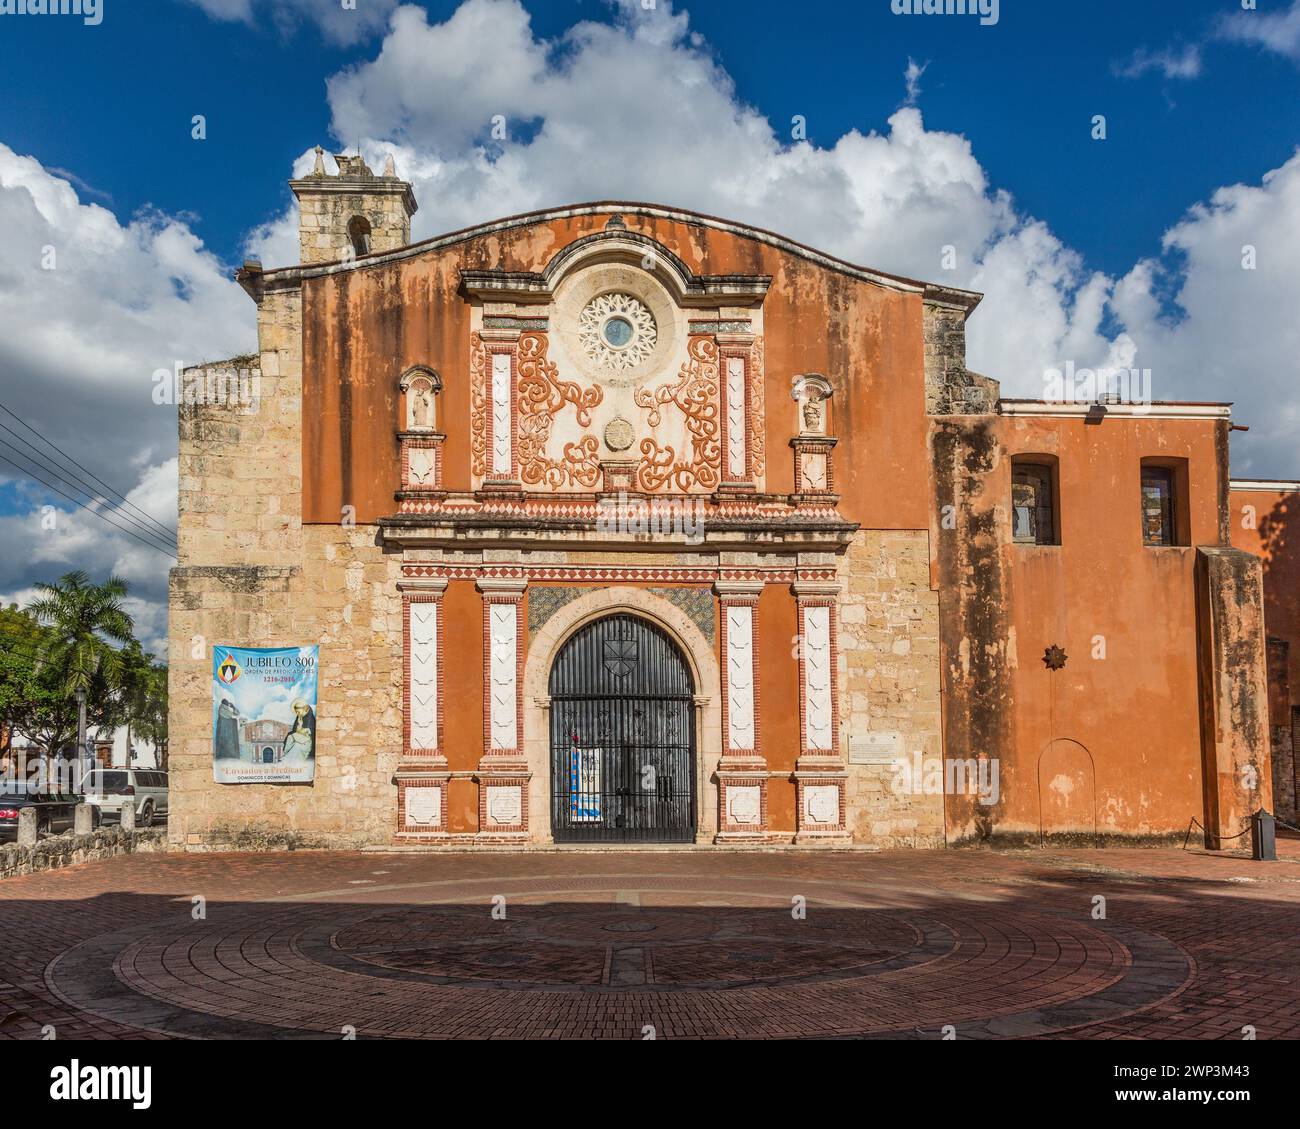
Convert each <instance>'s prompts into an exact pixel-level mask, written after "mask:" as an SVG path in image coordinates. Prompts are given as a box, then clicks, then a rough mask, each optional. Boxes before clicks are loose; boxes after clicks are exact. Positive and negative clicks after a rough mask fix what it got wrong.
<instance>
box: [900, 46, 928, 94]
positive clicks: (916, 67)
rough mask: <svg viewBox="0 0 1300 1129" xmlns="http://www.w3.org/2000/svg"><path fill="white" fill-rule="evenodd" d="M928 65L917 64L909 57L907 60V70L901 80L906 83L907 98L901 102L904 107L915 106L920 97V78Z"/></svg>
mask: <svg viewBox="0 0 1300 1129" xmlns="http://www.w3.org/2000/svg"><path fill="white" fill-rule="evenodd" d="M929 66H930V64H929V63H918V62H917V61H916V60H915V59H913V58H912V57H911V56H910V55H909V56H908V59H907V69H906V70H905V71H904V72H903V80H904V81H905V82H906V83H907V97H906V98H905V99H904V101H903V105H905V106H915V105H916V103H917V100H918V99H919V98H920V97H921V76H922V75H923V74H925V72H926V70H927V69H928V68H929Z"/></svg>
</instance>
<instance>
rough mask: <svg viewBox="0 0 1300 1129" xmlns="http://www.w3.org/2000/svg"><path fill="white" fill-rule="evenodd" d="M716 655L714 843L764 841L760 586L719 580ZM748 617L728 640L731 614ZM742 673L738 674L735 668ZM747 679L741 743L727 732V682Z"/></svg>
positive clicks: (729, 715)
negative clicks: (718, 705) (718, 750)
mask: <svg viewBox="0 0 1300 1129" xmlns="http://www.w3.org/2000/svg"><path fill="white" fill-rule="evenodd" d="M714 590H715V591H716V592H717V595H718V612H719V614H718V624H719V641H720V647H719V653H720V657H721V660H722V664H721V665H722V758H721V760H720V761H719V762H718V772H717V776H718V834H717V839H716V841H717V842H719V843H731V842H756V841H764V840H766V839H767V838H768V837H769V825H768V796H767V784H768V776H769V773H768V770H767V762H766V761H765V760H764V759H763V738H762V729H761V722H760V718H761V716H762V703H761V699H760V695H759V686H760V680H759V650H758V598H759V596H760V595H761V593H762V591H763V582H762V581H731V582H725V581H719V582H718V583H717V584H716V585H715V587H714ZM733 610H734V611H737V612H738V613H740V614H742V615H747V616H748V631H747V633H746V634H747V638H745V637H741V638H733V632H732V624H731V618H732V612H733ZM738 663H739V664H741V665H742V666H743V667H744V669H743V670H741V671H738V668H737V664H738ZM738 672H739V673H742V674H743V675H745V676H746V677H747V680H748V684H749V685H748V689H749V693H750V697H751V701H750V707H749V712H750V714H751V717H750V725H749V732H750V737H751V739H750V740H749V741H748V742H745V741H743V738H742V736H741V734H740V733H733V731H732V729H733V727H732V721H733V716H732V710H733V702H732V697H733V695H732V685H733V684H732V680H733V677H734V676H735V675H736V674H737V673H738Z"/></svg>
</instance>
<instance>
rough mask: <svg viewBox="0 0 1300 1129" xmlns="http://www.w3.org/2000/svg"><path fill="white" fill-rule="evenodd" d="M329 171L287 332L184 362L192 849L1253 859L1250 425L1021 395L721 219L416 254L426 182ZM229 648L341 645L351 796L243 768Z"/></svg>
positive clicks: (1259, 716) (1265, 696)
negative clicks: (1070, 851)
mask: <svg viewBox="0 0 1300 1129" xmlns="http://www.w3.org/2000/svg"><path fill="white" fill-rule="evenodd" d="M291 184H292V188H293V190H294V192H295V194H296V196H297V197H298V200H299V203H300V206H301V217H302V218H301V225H302V226H301V262H300V263H299V264H298V265H295V266H291V267H286V268H279V269H264V268H263V267H262V265H261V264H259V263H255V262H250V263H247V264H245V266H244V268H243V270H241V272H240V274H239V279H240V282H241V283H242V285H243V286H244V288H245V289H246V290H247V292H248V293H249V295H250V296H251V298H252V300H253V301H255V302H256V304H257V308H258V343H257V353H256V354H255V355H251V356H250V357H248V358H242V359H238V360H236V361H232V362H225V363H222V364H215V365H210V366H201V367H199V368H197V369H195V370H191V371H190V372H188V373H187V374H186V378H187V390H188V393H189V394H188V395H186V396H184V397H183V399H182V406H181V409H180V414H181V418H180V435H181V443H180V468H181V469H180V475H181V478H180V525H179V543H180V552H181V557H180V562H179V565H178V567H177V568H176V569H175V570H174V571H173V574H172V579H171V607H170V642H171V656H172V659H171V662H172V666H171V670H172V676H171V677H172V682H171V758H170V761H171V770H172V773H171V782H172V804H171V819H170V824H171V826H170V834H171V837H172V840H173V842H174V843H176V844H177V845H184V846H188V847H190V848H193V849H202V848H207V847H222V846H236V847H238V846H249V847H274V846H365V845H375V846H385V845H403V844H404V845H411V846H429V847H438V846H445V847H457V848H464V847H469V846H483V847H500V846H506V847H544V846H551V845H553V844H567V843H574V844H584V843H585V844H593V845H594V844H620V843H680V844H697V845H701V846H703V845H715V844H716V845H730V846H733V847H745V846H761V847H776V846H787V845H788V846H807V847H824V846H858V847H896V846H916V847H939V846H944V845H959V844H965V843H978V842H1006V843H1030V842H1032V843H1037V842H1043V841H1053V842H1064V843H1079V844H1086V843H1100V842H1109V841H1133V842H1147V841H1151V842H1159V841H1163V840H1169V839H1173V838H1175V837H1177V838H1178V839H1180V840H1181V837H1182V835H1183V834H1184V833H1185V832H1186V830H1187V828H1188V826H1189V823H1190V821H1191V820H1193V819H1195V820H1196V821H1197V822H1199V823H1200V824H1202V825H1203V826H1204V827H1205V828H1206V829H1207V835H1208V837H1209V840H1210V842H1211V843H1212V845H1213V844H1217V843H1218V842H1219V841H1220V837H1227V836H1232V835H1235V834H1237V833H1238V832H1239V831H1240V830H1241V828H1242V827H1243V826H1244V825H1245V823H1246V821H1247V819H1248V816H1249V813H1250V812H1252V811H1254V810H1255V809H1256V808H1258V807H1260V806H1263V807H1266V808H1271V807H1272V806H1273V804H1274V799H1273V791H1274V769H1273V764H1272V759H1271V748H1270V745H1271V742H1272V740H1273V737H1274V734H1273V732H1272V728H1273V727H1270V725H1269V724H1268V706H1269V695H1270V683H1269V645H1268V642H1267V640H1268V638H1269V632H1268V630H1267V629H1266V627H1265V574H1266V573H1265V562H1264V560H1263V558H1262V557H1261V556H1260V555H1259V554H1258V552H1257V548H1258V547H1257V546H1256V545H1254V544H1242V543H1241V542H1240V539H1239V538H1237V537H1235V534H1234V520H1233V518H1234V510H1233V506H1234V503H1233V501H1232V498H1233V497H1235V495H1234V494H1233V493H1232V491H1231V489H1230V481H1229V473H1228V459H1227V449H1228V437H1229V431H1230V428H1231V427H1232V421H1231V414H1230V408H1229V406H1228V405H1226V404H1185V403H1124V402H1118V401H1116V402H1108V401H1106V400H1103V401H1102V402H1092V403H1086V404H1085V403H1075V402H1072V401H1024V400H1011V399H1006V398H1002V397H1001V396H1000V394H999V389H998V385H997V383H996V382H995V381H994V380H991V379H989V378H987V377H984V376H981V375H979V374H976V373H973V372H971V371H969V370H968V369H967V367H966V363H965V325H966V321H967V319H968V318H969V317H970V316H972V314H974V313H975V311H976V307H977V305H978V303H979V300H980V298H979V295H977V294H974V293H971V292H968V291H963V290H958V289H954V288H951V287H947V286H943V285H936V284H927V283H924V282H918V281H914V280H910V279H904V278H898V277H894V276H891V275H887V274H884V273H881V272H878V271H873V270H869V269H865V268H861V267H857V266H853V265H850V264H848V263H845V262H842V261H839V260H837V259H835V258H833V257H831V256H829V255H826V254H824V253H821V252H819V251H816V250H814V249H811V248H808V247H804V246H801V245H799V244H797V243H794V242H792V241H790V240H788V239H785V238H783V237H781V236H779V235H775V234H772V233H769V232H766V231H761V230H757V229H754V228H750V227H746V226H745V225H742V224H738V223H732V222H728V221H725V220H721V219H716V218H713V217H709V216H704V215H698V214H694V213H690V212H685V211H679V210H674V209H671V208H664V207H657V206H648V205H640V204H626V203H618V204H608V203H598V204H589V205H583V206H576V207H567V208H560V209H553V210H549V211H545V212H539V213H534V214H531V215H525V216H518V217H513V218H509V219H503V220H498V221H495V222H487V223H484V224H482V225H480V226H477V227H475V228H472V229H469V230H465V231H461V232H456V233H452V234H449V235H445V236H440V237H438V238H435V239H431V240H427V241H425V242H422V243H418V244H410V243H409V231H410V217H411V215H412V214H413V212H414V211H415V208H416V201H415V199H414V197H413V194H412V191H411V188H410V186H409V185H408V184H407V183H405V182H404V181H401V180H400V179H399V178H398V177H397V176H396V175H395V174H394V172H393V170H392V167H391V163H390V166H389V168H388V169H387V170H386V171H385V172H384V173H383V174H379V175H376V174H374V173H373V172H371V170H370V169H369V168H367V167H366V165H365V163H364V162H363V161H362V160H361V159H360V158H357V157H340V158H339V159H338V171H337V173H329V172H327V171H326V169H325V165H324V161H323V160H318V164H317V169H316V171H315V172H314V173H313V174H311V175H309V176H307V177H304V178H302V179H299V180H295V181H293V182H291ZM1007 331H1008V332H1014V331H1015V327H1014V326H1009V327H1007ZM236 370H237V371H238V373H239V375H238V376H237V377H232V376H231V374H232V372H233V371H236ZM231 388H236V389H238V390H239V394H238V395H231V394H229V392H230V389H231ZM246 393H251V394H246ZM1288 630H1289V629H1288ZM214 647H261V648H272V647H274V648H293V647H314V648H318V650H317V651H316V652H315V653H316V654H317V655H318V660H317V661H318V668H317V675H318V686H319V690H318V695H319V696H318V699H317V701H316V703H315V713H314V717H315V725H314V742H315V747H314V750H313V756H314V764H315V768H314V778H313V779H312V780H311V781H310V782H309V783H296V784H259V783H241V784H221V783H216V782H215V781H214V775H213V769H212V757H213V736H212V715H213V699H212V689H211V680H210V671H211V662H212V654H213V648H214ZM1297 649H1298V650H1300V642H1298V643H1297ZM1275 666H1276V660H1275ZM1295 684H1297V685H1300V679H1296V680H1295ZM1278 693H1279V691H1278V689H1277V686H1276V680H1275V683H1274V686H1273V694H1274V697H1276V696H1277V694H1278ZM272 720H274V719H272ZM279 720H280V721H281V722H290V721H292V720H293V719H292V717H291V716H286V717H284V718H280V719H279ZM1290 796H1291V799H1290V801H1289V802H1291V803H1292V805H1294V789H1293V790H1292V792H1291V793H1290Z"/></svg>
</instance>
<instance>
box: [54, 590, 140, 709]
mask: <svg viewBox="0 0 1300 1129" xmlns="http://www.w3.org/2000/svg"><path fill="white" fill-rule="evenodd" d="M36 589H37V591H39V592H40V593H41V598H40V599H39V600H36V601H34V602H33V603H32V604H31V606H30V607H29V609H28V610H29V611H30V612H31V614H32V615H34V616H35V617H36V619H37V620H38V621H40V622H41V623H43V624H45V625H46V626H47V627H48V628H49V629H50V641H49V643H48V644H47V647H46V653H45V658H46V660H47V661H48V662H49V663H50V664H51V665H53V666H54V667H55V668H56V669H58V670H60V671H61V672H62V675H61V680H62V685H63V690H64V692H65V693H66V694H67V695H68V697H72V696H74V695H75V694H76V693H77V691H79V690H81V691H85V692H87V693H89V692H90V690H91V687H92V685H94V684H96V683H99V684H101V685H102V684H103V683H107V684H108V685H109V686H110V687H112V686H115V685H116V684H117V683H118V681H119V679H120V678H121V676H122V673H123V668H124V662H123V655H122V652H121V651H118V650H116V649H115V648H113V647H111V646H109V643H110V642H113V643H120V644H122V645H123V646H125V645H126V644H128V643H130V642H131V641H132V640H133V639H134V638H135V636H134V626H135V625H134V624H133V623H132V622H131V617H130V616H129V615H127V614H126V612H125V611H124V610H123V608H122V604H121V601H122V600H123V599H125V598H126V595H127V592H128V591H129V589H128V587H127V583H126V581H125V580H123V579H121V577H117V576H110V577H109V578H108V580H106V581H105V582H104V583H103V584H92V583H91V582H90V577H88V576H87V575H86V574H85V573H84V572H82V571H81V570H80V569H78V570H76V571H75V572H69V573H67V574H65V575H64V576H62V577H60V578H59V580H58V581H57V583H54V584H37V585H36Z"/></svg>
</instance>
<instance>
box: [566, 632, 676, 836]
mask: <svg viewBox="0 0 1300 1129" xmlns="http://www.w3.org/2000/svg"><path fill="white" fill-rule="evenodd" d="M550 693H551V828H552V832H553V834H554V836H555V839H556V841H557V842H561V843H575V842H616V843H628V842H657V843H680V842H691V841H693V840H694V838H695V710H694V705H693V701H692V696H693V694H694V687H693V685H692V682H691V674H690V670H689V669H688V668H687V666H686V660H685V659H684V658H683V657H682V655H681V652H680V651H678V649H677V647H676V645H675V644H674V643H673V642H672V640H670V639H669V638H668V636H667V635H665V634H664V632H662V631H661V630H659V629H658V628H657V627H654V626H653V625H652V624H649V623H647V622H645V621H644V620H641V619H638V618H637V617H636V616H631V615H612V616H609V617H607V618H606V619H600V620H597V621H596V622H595V623H590V624H588V625H587V626H586V627H584V628H582V629H581V630H579V631H578V632H577V634H575V635H574V636H573V638H572V639H570V640H569V641H568V642H567V643H566V644H565V645H564V648H563V650H561V651H560V653H559V655H558V656H556V659H555V665H554V666H553V667H552V668H551V684H550Z"/></svg>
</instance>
